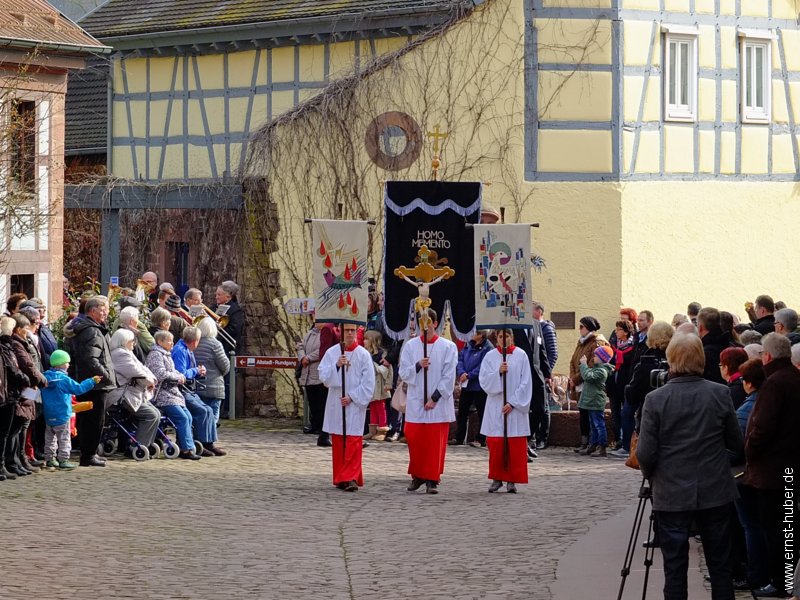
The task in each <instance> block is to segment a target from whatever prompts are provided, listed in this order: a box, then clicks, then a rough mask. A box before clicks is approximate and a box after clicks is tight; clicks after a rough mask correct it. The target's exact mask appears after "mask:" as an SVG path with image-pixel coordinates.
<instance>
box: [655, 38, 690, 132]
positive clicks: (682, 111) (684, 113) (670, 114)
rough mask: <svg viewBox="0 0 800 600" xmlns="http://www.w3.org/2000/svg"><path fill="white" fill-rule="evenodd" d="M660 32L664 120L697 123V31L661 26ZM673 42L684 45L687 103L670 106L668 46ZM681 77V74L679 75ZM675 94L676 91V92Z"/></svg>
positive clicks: (670, 65)
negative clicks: (662, 45) (661, 35)
mask: <svg viewBox="0 0 800 600" xmlns="http://www.w3.org/2000/svg"><path fill="white" fill-rule="evenodd" d="M661 31H663V32H664V69H663V71H662V79H663V82H664V92H663V93H664V98H663V106H664V120H665V121H679V122H682V123H694V122H695V121H697V89H698V77H699V72H698V67H697V40H698V36H699V29H698V28H697V27H693V26H686V25H671V24H668V23H662V24H661ZM673 42H676V43H686V49H687V50H686V51H687V52H688V53H689V56H688V60H687V63H688V67H689V71H688V73H687V74H686V76H687V80H686V91H687V95H688V97H687V102H686V103H685V104H683V103H674V104H670V102H669V98H670V92H671V91H672V90H671V86H670V72H671V70H672V63H671V60H670V46H671V44H672V43H673ZM681 75H683V74H681ZM676 93H677V91H676Z"/></svg>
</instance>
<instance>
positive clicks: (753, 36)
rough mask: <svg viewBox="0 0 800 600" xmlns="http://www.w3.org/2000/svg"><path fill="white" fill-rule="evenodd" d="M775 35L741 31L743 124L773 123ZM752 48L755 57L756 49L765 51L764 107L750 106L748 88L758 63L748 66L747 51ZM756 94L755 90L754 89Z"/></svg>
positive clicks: (746, 30)
mask: <svg viewBox="0 0 800 600" xmlns="http://www.w3.org/2000/svg"><path fill="white" fill-rule="evenodd" d="M774 39H775V34H774V33H773V32H772V31H770V30H757V29H739V67H740V68H739V76H740V79H741V81H740V88H741V98H740V99H739V106H740V112H741V116H742V123H763V124H769V123H770V122H771V121H772V40H774ZM748 48H752V49H753V54H754V55H755V49H756V48H762V49H763V51H764V52H763V57H764V58H763V60H764V67H763V73H762V83H761V84H762V86H763V94H764V106H763V108H762V107H757V106H748V105H747V92H748V87H749V86H750V85H751V84H752V83H753V78H754V77H755V66H756V63H755V61H753V63H752V64H751V65H750V68H748V64H747V49H748ZM752 92H753V94H755V88H753V89H752Z"/></svg>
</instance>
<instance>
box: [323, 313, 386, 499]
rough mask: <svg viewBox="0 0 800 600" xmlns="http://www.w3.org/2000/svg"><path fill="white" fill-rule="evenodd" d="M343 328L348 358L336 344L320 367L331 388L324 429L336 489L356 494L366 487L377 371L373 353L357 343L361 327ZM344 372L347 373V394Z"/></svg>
mask: <svg viewBox="0 0 800 600" xmlns="http://www.w3.org/2000/svg"><path fill="white" fill-rule="evenodd" d="M343 327H344V334H343V335H344V346H345V349H344V354H342V347H341V345H339V344H336V345H335V346H331V347H330V348H329V349H328V351H327V352H325V356H323V358H322V361H320V364H319V377H320V380H321V381H322V383H324V384H325V385H326V386H327V388H328V399H327V402H326V404H325V419H324V421H323V423H322V429H323V431H326V432H327V433H329V434H330V436H331V442H332V443H333V447H332V451H333V485H335V486H336V487H338V488H339V489H342V490H345V491H347V492H355V491H356V490H358V487H359V486H363V485H364V475H363V473H362V470H361V448H362V439H363V438H362V436H363V434H364V420H365V418H366V415H367V407H368V406H369V403H370V401H371V400H372V391H373V388H374V387H375V369H374V368H373V366H372V357H371V356H370V355H369V352H367V351H366V350H365V349H364V348H363V347H362V346H359V345H358V342H356V330H357V326H356V325H353V324H350V323H346V324H344V326H343ZM342 369H344V370H345V390H344V391H342ZM342 407H344V408H345V416H346V419H347V431H342ZM345 436H346V437H345ZM345 439H346V443H345Z"/></svg>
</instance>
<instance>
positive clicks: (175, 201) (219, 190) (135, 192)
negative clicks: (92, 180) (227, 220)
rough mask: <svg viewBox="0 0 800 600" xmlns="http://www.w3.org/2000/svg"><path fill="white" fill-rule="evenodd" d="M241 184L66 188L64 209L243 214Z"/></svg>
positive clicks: (85, 186)
mask: <svg viewBox="0 0 800 600" xmlns="http://www.w3.org/2000/svg"><path fill="white" fill-rule="evenodd" d="M243 206H244V195H243V191H242V184H240V183H214V184H196V183H191V184H188V183H187V184H175V185H174V186H170V185H169V184H162V185H145V184H125V185H118V184H115V185H109V186H105V185H93V184H84V185H65V186H64V208H67V209H70V208H92V209H100V210H122V209H130V210H137V209H168V208H171V209H187V208H188V209H195V210H201V209H218V210H240V209H241V208H242V207H243Z"/></svg>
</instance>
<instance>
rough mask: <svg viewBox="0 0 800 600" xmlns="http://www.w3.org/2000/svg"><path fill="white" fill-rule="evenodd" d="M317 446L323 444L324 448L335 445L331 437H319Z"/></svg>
mask: <svg viewBox="0 0 800 600" xmlns="http://www.w3.org/2000/svg"><path fill="white" fill-rule="evenodd" d="M317 446H322V447H323V448H330V447H331V446H333V442H331V440H330V438H329V437H319V438H317Z"/></svg>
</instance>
